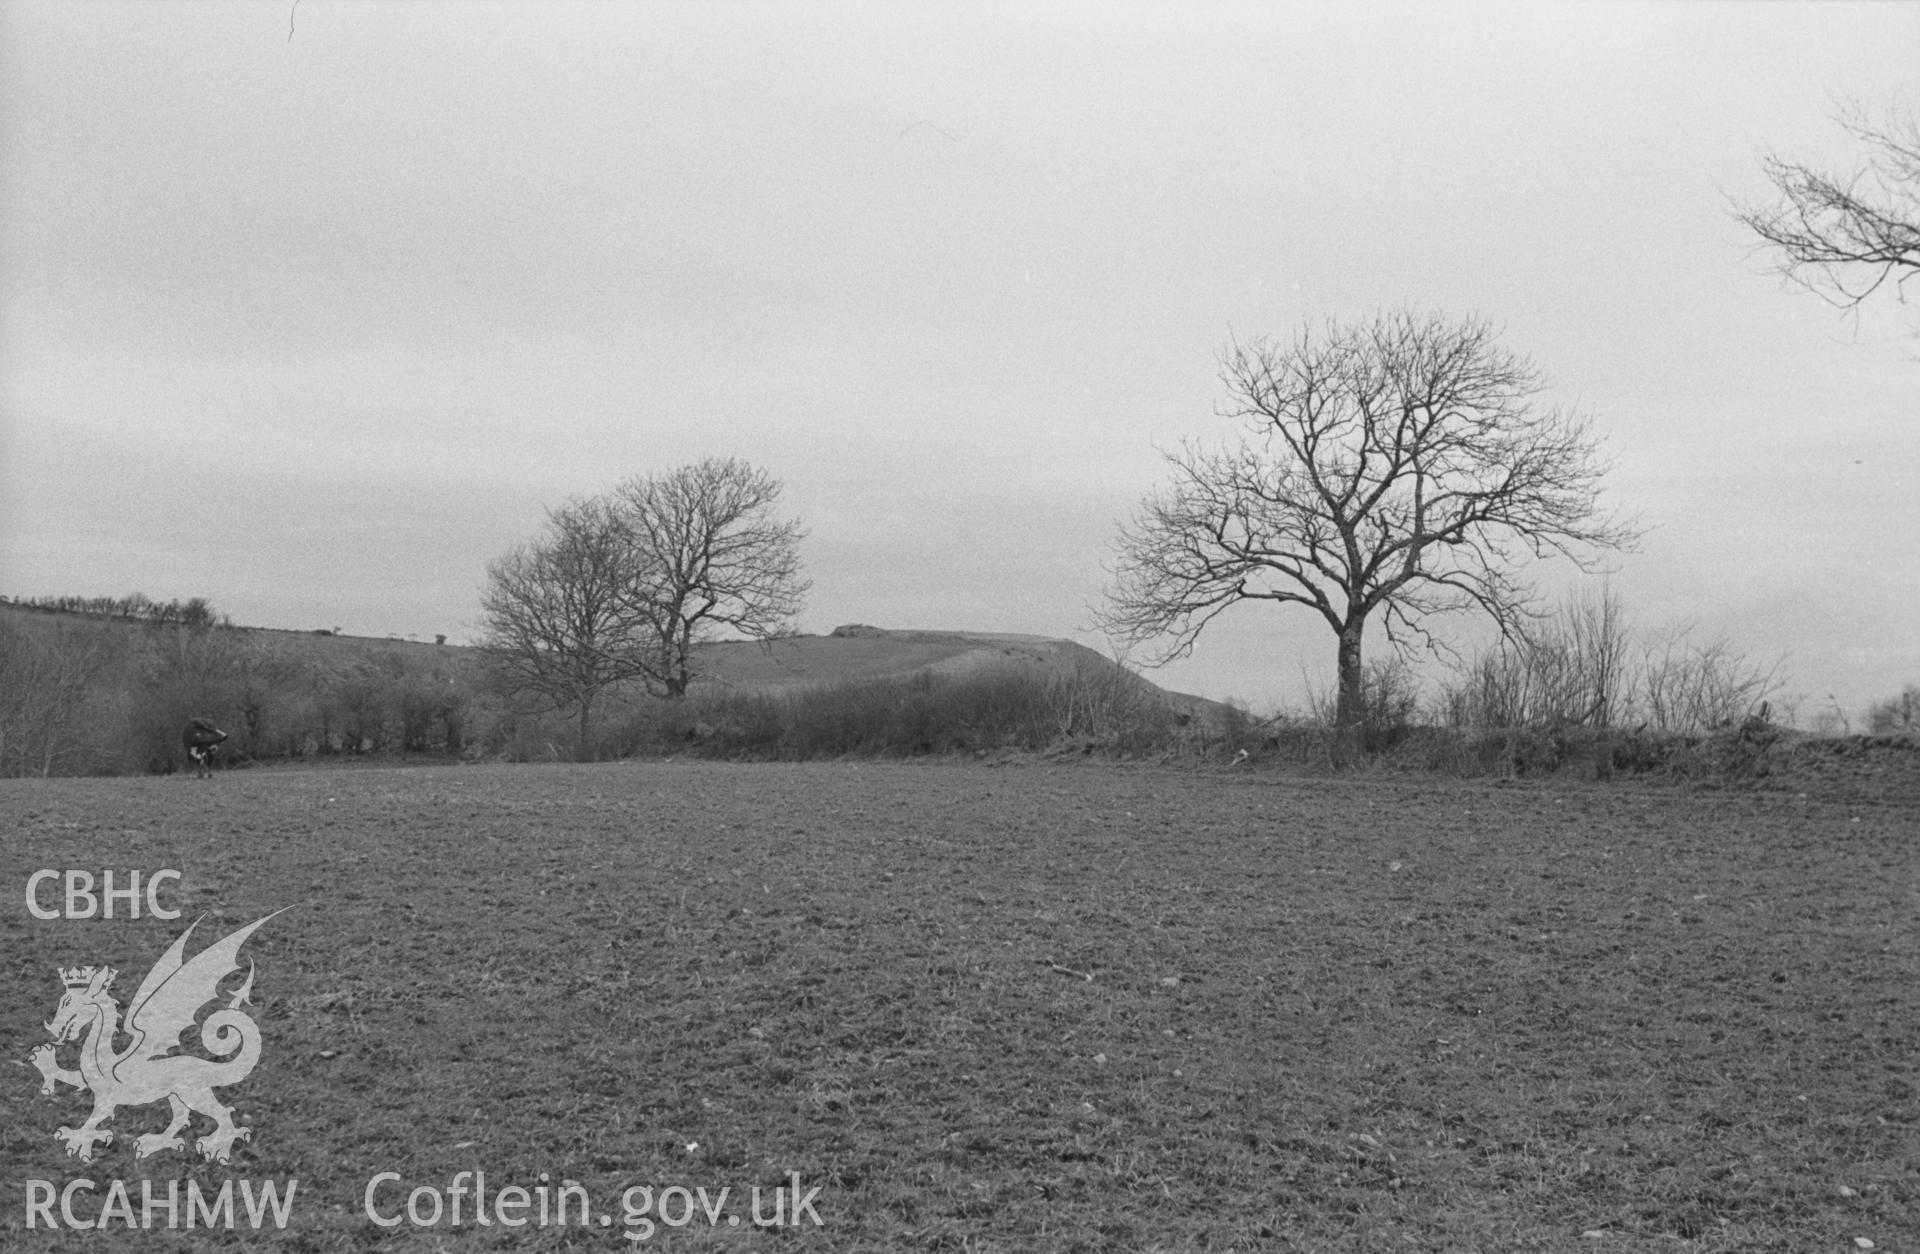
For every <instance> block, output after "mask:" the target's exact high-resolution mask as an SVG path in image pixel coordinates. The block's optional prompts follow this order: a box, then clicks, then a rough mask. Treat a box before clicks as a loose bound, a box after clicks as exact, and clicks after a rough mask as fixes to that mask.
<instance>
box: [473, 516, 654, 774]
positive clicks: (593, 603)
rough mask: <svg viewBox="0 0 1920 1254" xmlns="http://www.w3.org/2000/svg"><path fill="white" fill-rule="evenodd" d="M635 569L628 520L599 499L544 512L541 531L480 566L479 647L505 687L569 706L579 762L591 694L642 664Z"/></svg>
mask: <svg viewBox="0 0 1920 1254" xmlns="http://www.w3.org/2000/svg"><path fill="white" fill-rule="evenodd" d="M635 577H636V576H635V570H634V565H633V549H632V546H631V545H630V544H629V543H628V539H627V533H626V528H625V526H624V524H623V523H622V522H621V520H620V519H618V518H617V517H616V516H615V514H614V511H613V508H612V506H611V504H610V503H609V502H608V501H606V500H605V499H604V498H595V499H592V500H585V501H575V502H572V503H570V504H568V505H565V506H563V507H562V508H560V509H557V510H553V511H551V512H550V513H549V514H548V523H547V534H546V535H545V536H543V537H542V538H541V539H539V540H538V541H536V542H534V543H532V544H528V545H523V546H522V547H520V548H517V549H515V550H514V551H512V552H511V553H508V554H507V555H506V556H505V557H502V558H500V559H499V560H497V561H495V562H493V563H491V564H489V566H488V567H487V585H486V589H485V591H484V592H483V593H482V594H481V600H480V606H481V612H482V615H483V622H484V634H483V637H482V640H481V646H480V647H481V649H482V650H483V651H484V652H485V653H486V654H487V655H488V656H489V657H491V658H492V659H493V660H494V661H495V662H497V663H498V664H499V666H500V667H501V669H502V671H503V673H504V674H505V675H506V676H507V677H508V681H509V686H510V687H512V688H513V689H515V690H517V691H523V692H533V693H537V694H539V695H540V696H542V697H545V698H546V699H548V700H549V701H551V702H553V704H554V706H555V707H556V708H567V707H572V708H573V709H574V710H575V711H576V715H577V717H578V719H579V739H578V754H579V757H580V759H581V760H582V761H585V760H587V759H588V758H589V757H591V756H592V752H593V739H592V717H593V706H594V702H595V701H596V700H597V699H598V698H599V696H600V694H601V693H603V692H605V691H606V690H607V689H609V688H611V687H613V686H615V685H617V684H621V683H624V682H627V681H629V680H632V679H636V678H640V677H642V676H644V675H645V674H646V673H647V664H646V662H645V660H644V658H643V657H642V656H641V654H640V653H639V651H638V650H636V648H635V647H634V641H635V639H636V636H637V633H638V631H639V629H640V628H641V626H642V624H641V622H640V620H639V619H638V618H637V616H636V614H635V612H634V610H633V609H632V608H631V604H630V589H631V588H632V586H633V584H634V581H635Z"/></svg>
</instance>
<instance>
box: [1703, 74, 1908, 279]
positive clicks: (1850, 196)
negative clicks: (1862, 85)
mask: <svg viewBox="0 0 1920 1254" xmlns="http://www.w3.org/2000/svg"><path fill="white" fill-rule="evenodd" d="M1839 122H1840V125H1841V126H1842V127H1844V128H1845V129H1846V131H1847V133H1848V134H1850V135H1852V136H1853V137H1854V138H1855V139H1857V140H1859V141H1860V142H1862V143H1863V144H1865V145H1866V146H1867V149H1868V156H1867V160H1866V165H1865V167H1864V168H1861V169H1856V170H1852V171H1849V172H1845V173H1832V172H1828V171H1825V170H1821V169H1817V168H1815V167H1814V166H1811V165H1807V164H1804V163H1802V162H1798V161H1789V160H1787V159H1786V158H1784V157H1780V156H1778V155H1774V154H1769V155H1768V156H1766V157H1764V158H1763V159H1762V161H1761V168H1762V169H1764V170H1765V171H1766V175H1767V178H1768V179H1769V180H1770V181H1771V182H1772V183H1773V186H1774V190H1775V191H1777V192H1778V193H1779V198H1778V199H1777V200H1775V201H1774V202H1772V203H1770V204H1736V205H1735V206H1734V214H1735V216H1736V217H1737V218H1738V219H1739V220H1740V221H1741V222H1742V223H1744V224H1745V225H1746V226H1747V228H1748V229H1749V230H1751V231H1752V232H1753V233H1754V234H1755V235H1757V236H1759V237H1760V239H1761V241H1762V243H1764V244H1765V245H1767V246H1768V247H1769V248H1770V249H1772V250H1773V251H1774V252H1775V253H1776V254H1777V255H1778V258H1779V268H1780V272H1781V273H1782V274H1784V275H1785V276H1786V277H1787V278H1788V279H1789V280H1791V281H1792V282H1794V283H1797V284H1799V285H1800V286H1801V287H1804V288H1806V289H1807V290H1808V291H1811V292H1814V293H1816V294H1817V295H1819V296H1820V297H1822V298H1823V299H1825V300H1827V301H1829V302H1830V303H1832V304H1834V305H1837V306H1839V307H1840V308H1842V309H1845V310H1850V311H1851V310H1857V309H1858V308H1859V307H1860V304H1861V302H1863V301H1865V300H1866V299H1867V298H1868V297H1869V296H1871V295H1873V293H1874V292H1876V291H1878V290H1879V289H1880V288H1882V287H1884V286H1885V285H1886V284H1887V283H1888V282H1889V281H1892V283H1893V285H1894V287H1895V289H1896V290H1897V291H1899V292H1900V293H1901V294H1902V299H1904V293H1905V287H1906V282H1907V280H1909V279H1911V278H1913V277H1914V276H1915V275H1916V274H1920V120H1916V119H1915V118H1914V117H1913V116H1912V115H1911V114H1909V115H1906V116H1904V117H1903V116H1900V115H1898V114H1890V115H1888V117H1887V120H1886V121H1884V122H1875V121H1872V120H1871V119H1869V118H1868V117H1867V116H1866V115H1865V114H1863V113H1861V112H1859V111H1858V110H1854V111H1851V112H1848V113H1846V114H1843V115H1842V116H1841V117H1840V119H1839Z"/></svg>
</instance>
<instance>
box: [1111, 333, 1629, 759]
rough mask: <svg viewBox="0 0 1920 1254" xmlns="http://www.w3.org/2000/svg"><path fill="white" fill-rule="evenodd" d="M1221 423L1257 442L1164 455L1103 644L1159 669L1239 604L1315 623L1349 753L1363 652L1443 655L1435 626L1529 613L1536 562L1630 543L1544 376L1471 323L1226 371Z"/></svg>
mask: <svg viewBox="0 0 1920 1254" xmlns="http://www.w3.org/2000/svg"><path fill="white" fill-rule="evenodd" d="M1220 377H1221V382H1222V383H1223V384H1224V385H1225V388H1226V392H1227V401H1226V402H1225V404H1224V406H1223V407H1222V408H1221V410H1220V411H1219V412H1220V414H1221V416H1222V417H1228V418H1234V419H1238V420H1240V421H1242V422H1244V423H1246V424H1247V426H1248V428H1249V430H1248V431H1247V432H1246V433H1245V434H1244V435H1243V436H1242V437H1241V438H1240V439H1239V440H1237V441H1234V442H1230V443H1227V444H1225V445H1221V446H1217V447H1203V446H1201V445H1198V444H1195V443H1192V442H1188V443H1186V444H1183V446H1182V447H1181V450H1180V451H1179V452H1175V453H1169V454H1167V455H1166V460H1167V462H1168V464H1169V466H1170V467H1171V469H1172V480H1173V481H1172V483H1171V484H1170V485H1169V486H1167V487H1165V488H1164V489H1162V490H1161V491H1159V492H1157V493H1156V494H1155V495H1153V496H1152V497H1150V498H1149V499H1148V500H1147V502H1146V504H1145V505H1144V506H1143V507H1142V508H1141V510H1140V511H1139V512H1138V513H1137V514H1136V516H1135V518H1134V519H1133V521H1132V522H1131V524H1130V525H1128V526H1127V527H1125V528H1123V530H1122V532H1121V539H1120V544H1119V560H1118V562H1117V564H1116V566H1115V569H1114V571H1113V574H1114V582H1113V585H1112V586H1111V587H1110V589H1109V591H1108V597H1107V604H1106V606H1105V607H1104V609H1103V610H1102V611H1101V614H1100V617H1101V620H1102V626H1103V627H1105V629H1106V630H1107V631H1108V632H1109V633H1110V634H1112V635H1115V636H1117V637H1119V638H1121V639H1124V640H1126V641H1128V642H1130V643H1132V644H1135V645H1142V644H1149V643H1150V642H1163V644H1162V645H1161V647H1160V649H1159V651H1158V652H1157V653H1155V654H1149V655H1148V658H1147V660H1148V661H1149V662H1150V663H1151V664H1155V665H1158V664H1163V663H1165V662H1168V661H1171V660H1172V659H1173V658H1176V657H1180V656H1184V655H1185V654H1187V653H1188V652H1190V651H1191V650H1192V648H1193V644H1194V642H1195V640H1196V639H1198V637H1199V636H1200V634H1201V632H1202V631H1203V630H1204V629H1205V628H1206V627H1207V625H1208V624H1210V623H1211V622H1212V621H1213V620H1214V619H1215V618H1216V617H1217V616H1218V615H1219V614H1220V613H1222V612H1223V611H1224V610H1226V609H1228V608H1229V607H1231V606H1234V605H1237V604H1240V603H1242V602H1247V601H1271V602H1278V603H1281V604H1297V605H1304V606H1306V607H1308V608H1309V609H1311V610H1313V611H1314V612H1315V613H1317V614H1319V615H1320V617H1321V618H1322V619H1323V620H1324V621H1325V622H1326V624H1327V626H1328V627H1329V628H1330V629H1331V630H1332V631H1333V633H1334V635H1335V637H1336V638H1337V641H1338V695H1337V698H1336V706H1335V720H1336V722H1337V724H1338V726H1339V731H1340V736H1339V743H1340V745H1341V747H1342V751H1343V753H1344V752H1350V751H1351V750H1352V749H1353V748H1354V747H1355V746H1356V745H1357V744H1358V743H1359V738H1360V732H1361V731H1362V730H1363V721H1364V717H1365V708H1366V706H1365V701H1364V692H1363V689H1364V674H1365V672H1364V669H1363V651H1362V644H1363V637H1364V633H1365V630H1366V627H1367V625H1368V624H1369V623H1370V622H1373V621H1375V620H1378V621H1379V622H1380V623H1381V624H1382V625H1383V627H1384V629H1385V630H1386V632H1387V635H1388V638H1389V640H1390V641H1392V642H1393V643H1394V644H1395V645H1396V646H1400V647H1406V646H1408V645H1409V644H1411V643H1413V642H1415V641H1422V642H1425V643H1427V644H1429V645H1434V644H1436V643H1437V638H1436V637H1434V636H1433V635H1432V634H1431V633H1430V632H1429V630H1428V628H1427V626H1426V625H1425V623H1424V621H1423V620H1425V619H1426V618H1428V617H1429V616H1431V615H1435V614H1441V613H1446V612H1450V611H1458V610H1477V611H1481V612H1484V613H1485V614H1487V615H1489V616H1491V617H1492V618H1493V619H1494V621H1495V622H1497V623H1499V624H1500V625H1501V627H1502V629H1503V630H1511V629H1514V628H1515V627H1517V626H1518V625H1519V624H1520V623H1521V622H1523V621H1524V620H1525V618H1526V617H1527V616H1528V615H1529V614H1530V613H1531V612H1532V599H1531V597H1530V595H1529V593H1528V591H1527V589H1526V588H1525V587H1524V586H1523V585H1522V583H1521V582H1520V581H1519V579H1518V577H1517V569H1518V567H1519V566H1520V564H1521V563H1522V562H1523V561H1524V560H1525V559H1529V558H1535V557H1542V556H1547V555H1549V554H1560V555H1564V556H1566V557H1568V558H1571V559H1572V560H1573V561H1574V562H1575V563H1577V564H1579V565H1581V566H1582V567H1586V566H1588V565H1590V564H1591V563H1592V562H1593V561H1594V560H1595V557H1596V553H1597V551H1598V550H1601V549H1606V548H1612V547H1618V546H1621V545H1624V544H1627V543H1629V542H1630V541H1631V539H1632V533H1631V531H1630V530H1629V529H1628V528H1627V527H1625V526H1624V525H1622V524H1621V523H1619V522H1618V521H1617V520H1616V519H1615V518H1614V517H1612V516H1611V515H1609V514H1606V513H1604V512H1603V511H1602V509H1601V506H1600V500H1599V483H1600V479H1601V477H1602V475H1603V473H1604V471H1605V469H1606V459H1605V458H1604V457H1603V456H1602V455H1601V452H1600V448H1599V444H1598V440H1597V438H1596V437H1595V436H1594V434H1593V433H1592V431H1591V428H1590V424H1589V423H1588V421H1587V420H1586V419H1584V418H1582V417H1580V416H1579V415H1577V414H1574V413H1572V412H1569V411H1567V410H1563V409H1557V408H1547V407H1543V406H1541V405H1540V404H1539V402H1538V396H1539V392H1540V390H1541V387H1542V383H1541V378H1540V375H1539V372H1538V371H1537V370H1536V369H1535V367H1534V366H1533V365H1532V364H1531V363H1529V362H1528V361H1527V360H1525V359H1524V358H1522V357H1519V356H1516V355H1515V354H1513V353H1511V352H1509V351H1507V350H1506V349H1503V348H1501V347H1500V346H1499V345H1498V344H1497V343H1496V342H1495V336H1494V332H1493V330H1492V329H1491V328H1490V327H1489V326H1488V325H1487V324H1485V323H1484V322H1480V321H1477V320H1472V319H1467V320H1452V319H1447V318H1444V317H1440V316H1420V315H1416V314H1413V313H1386V314H1382V315H1379V316H1377V317H1375V318H1374V319H1372V320H1371V321H1368V322H1365V323H1363V324H1358V325H1341V324H1338V323H1329V324H1328V325H1326V326H1325V327H1324V328H1323V329H1320V330H1318V331H1316V330H1315V329H1313V328H1312V327H1303V328H1302V329H1301V330H1300V331H1299V333H1298V334H1296V335H1295V336H1293V337H1292V338H1291V339H1290V340H1287V341H1284V342H1278V343H1276V342H1273V341H1270V340H1260V341H1256V342H1254V343H1251V344H1241V343H1234V344H1231V345H1229V347H1228V348H1227V349H1226V350H1225V351H1224V352H1223V353H1222V354H1221V358H1220Z"/></svg>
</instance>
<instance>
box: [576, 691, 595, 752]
mask: <svg viewBox="0 0 1920 1254" xmlns="http://www.w3.org/2000/svg"><path fill="white" fill-rule="evenodd" d="M592 717H593V698H592V697H591V696H585V697H581V698H580V743H579V746H578V748H577V749H576V750H575V752H574V756H575V757H576V758H578V759H580V761H582V762H590V761H592V760H593V759H592V757H591V755H592V753H593V732H592V728H591V726H590V720H591V719H592Z"/></svg>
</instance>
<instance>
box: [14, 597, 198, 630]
mask: <svg viewBox="0 0 1920 1254" xmlns="http://www.w3.org/2000/svg"><path fill="white" fill-rule="evenodd" d="M0 603H4V604H9V605H19V606H24V607H25V608H27V609H30V610H52V611H55V612H57V613H62V614H88V615H91V616H92V617H94V618H125V619H131V620H132V621H134V622H141V623H152V624H153V625H155V626H158V627H164V626H167V625H169V624H178V625H180V626H183V627H211V626H214V625H215V624H219V625H221V626H228V627H230V626H232V625H233V622H232V620H231V619H229V618H228V617H227V616H226V615H224V614H216V613H215V612H214V609H213V603H212V602H210V601H208V600H207V598H205V597H188V598H187V599H186V600H184V601H179V600H174V601H155V600H154V599H152V598H151V597H149V596H148V595H147V594H146V593H144V592H132V593H128V594H127V595H126V596H123V597H0Z"/></svg>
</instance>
